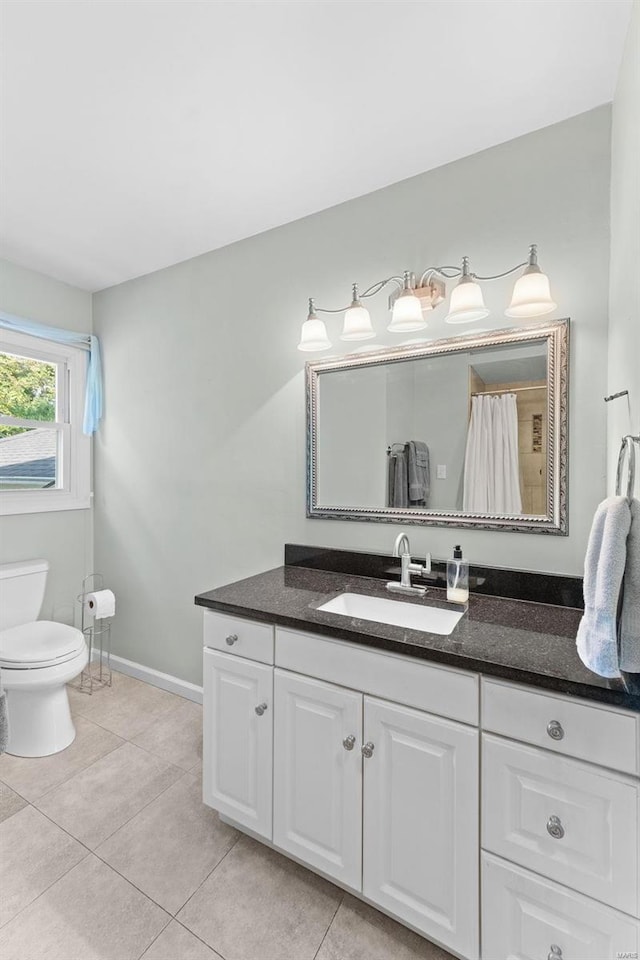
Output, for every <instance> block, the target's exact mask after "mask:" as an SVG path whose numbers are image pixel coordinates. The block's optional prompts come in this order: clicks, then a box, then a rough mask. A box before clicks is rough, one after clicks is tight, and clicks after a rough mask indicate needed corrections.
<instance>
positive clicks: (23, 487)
mask: <svg viewBox="0 0 640 960" xmlns="http://www.w3.org/2000/svg"><path fill="white" fill-rule="evenodd" d="M86 361H87V358H86V353H85V351H83V350H81V349H79V348H77V347H72V346H66V345H61V344H57V343H50V342H49V341H46V340H41V339H39V338H36V337H30V336H27V335H25V334H19V333H13V332H8V331H6V330H1V331H0V513H2V514H9V513H32V512H40V511H46V510H73V509H78V508H82V507H89V506H90V503H91V501H90V489H89V478H90V449H91V444H90V440H89V437H86V436H84V434H83V433H82V417H83V410H84V388H85V376H86Z"/></svg>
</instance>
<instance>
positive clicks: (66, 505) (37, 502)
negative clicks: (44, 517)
mask: <svg viewBox="0 0 640 960" xmlns="http://www.w3.org/2000/svg"><path fill="white" fill-rule="evenodd" d="M92 497H93V494H90V495H89V496H88V497H78V496H76V495H75V494H72V493H69V492H68V491H66V490H48V491H47V492H46V493H41V492H39V491H38V492H36V491H33V492H31V491H25V492H23V493H6V492H3V493H2V495H0V517H9V516H13V515H15V514H26V513H54V512H56V511H58V510H88V509H90V508H91V499H92Z"/></svg>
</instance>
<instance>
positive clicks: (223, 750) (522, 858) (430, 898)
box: [204, 611, 640, 960]
mask: <svg viewBox="0 0 640 960" xmlns="http://www.w3.org/2000/svg"><path fill="white" fill-rule="evenodd" d="M481 692H482V709H480V707H481V703H480V694H481ZM639 773H640V714H637V713H634V712H632V711H629V710H623V709H618V708H615V707H608V706H604V705H601V704H596V703H592V702H590V701H586V700H579V699H577V698H574V697H567V696H562V695H558V694H555V693H549V692H546V691H541V690H538V689H531V688H527V687H524V686H522V685H519V684H513V683H509V682H506V681H503V680H496V679H492V678H487V677H482V678H480V676H479V675H478V674H474V673H472V672H470V671H465V670H456V669H453V668H449V667H443V666H440V665H438V664H435V663H432V662H429V661H426V660H421V659H417V658H411V657H407V656H399V655H396V654H393V653H387V652H386V651H379V650H375V649H373V648H372V647H368V646H359V645H357V644H354V643H345V642H343V641H339V640H334V639H333V638H331V637H320V636H317V635H315V634H308V633H304V632H300V631H296V630H290V629H283V628H280V627H274V626H273V625H269V624H264V623H253V622H251V621H247V620H244V619H242V618H235V617H233V616H228V615H226V614H219V613H217V612H213V611H206V612H205V652H204V802H205V803H207V804H209V805H210V806H212V807H214V808H215V809H216V810H218V811H219V812H220V814H221V815H222V816H223V817H224V818H225V819H227V820H229V821H230V822H232V823H233V824H235V825H236V826H238V827H239V828H240V829H244V830H246V831H247V832H249V833H252V834H254V835H255V836H257V837H259V838H262V839H263V840H264V841H265V842H267V843H269V844H270V845H272V846H273V847H275V849H277V850H279V851H281V852H283V853H285V854H288V855H289V856H291V857H293V858H294V859H296V860H298V861H300V862H301V863H304V864H306V865H307V866H309V867H310V868H311V869H313V870H316V871H317V872H319V873H321V874H322V875H323V876H325V877H328V878H330V879H332V880H334V881H335V882H336V883H338V884H339V885H340V886H342V887H344V888H345V889H347V890H350V891H352V892H353V893H354V894H355V895H356V896H358V897H361V898H362V899H364V900H366V901H367V902H369V903H372V904H373V905H374V906H377V907H378V908H379V909H381V910H382V911H384V912H385V913H388V914H389V915H390V916H392V917H395V918H396V919H397V920H399V921H400V922H402V923H404V924H406V925H407V926H409V927H411V928H412V929H414V930H416V931H418V932H419V933H422V934H423V935H424V936H426V937H428V938H429V939H431V940H434V941H435V942H436V943H438V944H440V945H442V946H443V947H445V948H446V949H449V950H450V951H451V952H452V953H454V954H455V955H456V956H459V957H462V958H465V960H479V958H480V957H482V960H547V958H548V960H618V958H619V957H620V956H628V957H632V956H633V955H634V953H637V951H638V950H639V949H640V780H639V776H638V775H639ZM480 782H482V798H481V797H480V790H479V785H480ZM480 827H481V829H480ZM480 877H481V878H482V882H481V883H480ZM480 917H482V948H481V945H480V935H479V931H480Z"/></svg>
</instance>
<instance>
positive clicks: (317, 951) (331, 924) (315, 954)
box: [313, 887, 345, 960]
mask: <svg viewBox="0 0 640 960" xmlns="http://www.w3.org/2000/svg"><path fill="white" fill-rule="evenodd" d="M339 889H340V887H338V890H339ZM344 898H345V894H344V891H343V893H342V896H341V897H340V899H339V901H338V906H337V907H336V909H335V912H334V914H333V916H332V917H331V920H330V921H329V924H328V926H327V929H326V930H325V932H324V935H323V937H322V940H321V941H320V943H319V944H318V949H317V950H316V952H315V953H314V955H313V960H317V956H318V954H319V953H320V951H321V950H322V944H323V943H324V942H325V940H326V939H327V936H328V935H329V930H331V927H332V926H333V921H334V920H335V918H336V917H337V915H338V910H339V909H340V907H341V906H342V904H343V903H344Z"/></svg>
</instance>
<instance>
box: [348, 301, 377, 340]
mask: <svg viewBox="0 0 640 960" xmlns="http://www.w3.org/2000/svg"><path fill="white" fill-rule="evenodd" d="M354 303H355V306H351V307H349V309H348V310H347V311H346V313H345V315H344V325H343V327H342V333H341V334H340V339H341V340H371V339H372V338H373V337H375V335H376V332H375V330H374V329H373V327H372V326H371V317H370V316H369V311H368V310H367V308H366V307H363V306H361V304H359V303H357V302H356V301H354Z"/></svg>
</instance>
